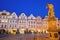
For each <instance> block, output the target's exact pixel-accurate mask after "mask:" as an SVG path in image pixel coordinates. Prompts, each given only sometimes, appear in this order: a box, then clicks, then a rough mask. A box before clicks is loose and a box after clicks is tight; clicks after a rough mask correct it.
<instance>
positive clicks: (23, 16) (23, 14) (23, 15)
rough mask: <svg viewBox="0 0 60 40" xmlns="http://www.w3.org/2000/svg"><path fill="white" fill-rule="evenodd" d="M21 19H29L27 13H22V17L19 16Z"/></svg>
mask: <svg viewBox="0 0 60 40" xmlns="http://www.w3.org/2000/svg"><path fill="white" fill-rule="evenodd" d="M21 18H25V19H27V16H26V15H25V13H21V15H20V16H19V19H21Z"/></svg>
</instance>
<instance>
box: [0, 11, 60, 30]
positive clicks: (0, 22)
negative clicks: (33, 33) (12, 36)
mask: <svg viewBox="0 0 60 40" xmlns="http://www.w3.org/2000/svg"><path fill="white" fill-rule="evenodd" d="M47 17H48V16H45V18H44V19H42V18H41V17H40V16H37V17H34V16H33V14H31V15H30V16H28V17H27V16H26V15H25V13H21V14H20V16H19V17H18V16H17V15H16V13H15V12H13V13H12V14H11V13H9V12H7V11H5V10H3V11H2V12H0V28H4V29H6V30H10V29H16V30H17V29H22V28H23V29H40V30H46V29H48V19H47ZM58 24H59V23H58V18H56V25H57V27H60V26H58Z"/></svg>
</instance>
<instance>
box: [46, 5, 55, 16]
mask: <svg viewBox="0 0 60 40" xmlns="http://www.w3.org/2000/svg"><path fill="white" fill-rule="evenodd" d="M47 8H48V16H49V17H53V16H54V6H53V5H52V4H47Z"/></svg>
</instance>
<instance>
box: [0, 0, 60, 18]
mask: <svg viewBox="0 0 60 40" xmlns="http://www.w3.org/2000/svg"><path fill="white" fill-rule="evenodd" d="M48 3H49V4H53V5H54V13H55V16H56V17H57V18H59V19H60V0H0V11H2V10H7V11H9V12H10V13H12V12H16V14H17V15H18V16H19V15H20V14H21V13H25V14H26V15H27V16H29V15H30V14H33V15H34V16H35V17H37V16H41V17H42V18H44V17H45V16H47V15H48V9H47V8H46V5H47V4H48Z"/></svg>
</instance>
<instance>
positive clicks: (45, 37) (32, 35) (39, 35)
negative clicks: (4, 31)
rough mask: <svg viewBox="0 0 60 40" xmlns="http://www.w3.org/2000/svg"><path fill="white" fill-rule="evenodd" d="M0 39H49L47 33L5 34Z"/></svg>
mask: <svg viewBox="0 0 60 40" xmlns="http://www.w3.org/2000/svg"><path fill="white" fill-rule="evenodd" d="M0 40H49V38H48V36H47V35H43V34H24V35H20V34H16V35H7V36H6V37H2V38H0Z"/></svg>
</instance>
